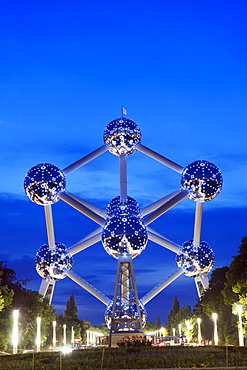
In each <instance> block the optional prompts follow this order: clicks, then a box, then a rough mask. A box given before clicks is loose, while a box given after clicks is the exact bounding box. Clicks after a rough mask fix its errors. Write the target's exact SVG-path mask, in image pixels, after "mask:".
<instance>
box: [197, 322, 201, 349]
mask: <svg viewBox="0 0 247 370" xmlns="http://www.w3.org/2000/svg"><path fill="white" fill-rule="evenodd" d="M201 321H202V320H201V318H200V317H198V318H197V325H198V344H199V345H201V344H202V332H201Z"/></svg>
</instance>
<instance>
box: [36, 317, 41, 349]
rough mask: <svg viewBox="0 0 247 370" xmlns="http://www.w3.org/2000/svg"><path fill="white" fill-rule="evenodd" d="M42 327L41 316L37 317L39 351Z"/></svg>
mask: <svg viewBox="0 0 247 370" xmlns="http://www.w3.org/2000/svg"><path fill="white" fill-rule="evenodd" d="M40 327H41V317H37V338H36V346H37V352H40V344H41V333H40Z"/></svg>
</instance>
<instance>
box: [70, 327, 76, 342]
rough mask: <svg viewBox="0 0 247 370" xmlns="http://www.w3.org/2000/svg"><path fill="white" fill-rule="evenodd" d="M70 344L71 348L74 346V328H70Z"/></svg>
mask: <svg viewBox="0 0 247 370" xmlns="http://www.w3.org/2000/svg"><path fill="white" fill-rule="evenodd" d="M71 344H72V346H73V345H74V344H75V332H74V326H72V328H71Z"/></svg>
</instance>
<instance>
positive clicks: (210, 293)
mask: <svg viewBox="0 0 247 370" xmlns="http://www.w3.org/2000/svg"><path fill="white" fill-rule="evenodd" d="M228 272H229V267H227V266H225V267H222V268H217V269H215V270H214V271H213V272H212V274H211V279H210V281H209V288H208V289H207V290H206V292H205V293H204V295H203V296H202V297H201V305H202V309H203V312H204V313H205V314H206V315H207V316H208V318H210V319H211V320H212V314H213V313H214V312H215V313H217V315H218V318H217V323H218V325H217V327H218V336H219V340H220V341H221V342H223V343H233V342H235V341H236V339H237V338H236V317H235V316H233V314H232V307H231V305H230V304H229V303H228V304H226V302H225V300H224V296H223V291H224V288H225V284H226V281H227V274H228Z"/></svg>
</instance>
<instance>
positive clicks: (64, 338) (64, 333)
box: [63, 324, 66, 346]
mask: <svg viewBox="0 0 247 370" xmlns="http://www.w3.org/2000/svg"><path fill="white" fill-rule="evenodd" d="M63 345H64V346H66V324H63Z"/></svg>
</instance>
